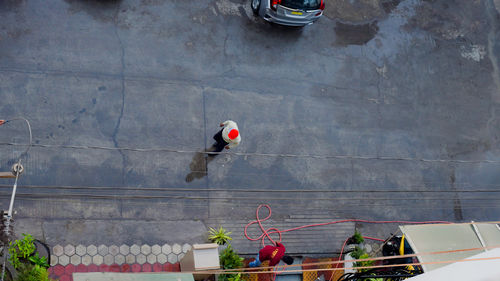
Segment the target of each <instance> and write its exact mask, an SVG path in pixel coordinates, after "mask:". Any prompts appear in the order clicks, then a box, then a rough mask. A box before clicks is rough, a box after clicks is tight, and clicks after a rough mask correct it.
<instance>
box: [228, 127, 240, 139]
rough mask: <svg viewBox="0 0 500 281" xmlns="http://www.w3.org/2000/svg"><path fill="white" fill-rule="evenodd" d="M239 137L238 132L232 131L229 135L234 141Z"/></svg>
mask: <svg viewBox="0 0 500 281" xmlns="http://www.w3.org/2000/svg"><path fill="white" fill-rule="evenodd" d="M238 135H239V132H238V130H236V129H232V130H231V131H229V134H228V135H227V136H228V137H229V139H230V140H234V139H235V138H237V137H238Z"/></svg>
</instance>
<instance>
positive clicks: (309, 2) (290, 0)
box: [281, 0, 321, 10]
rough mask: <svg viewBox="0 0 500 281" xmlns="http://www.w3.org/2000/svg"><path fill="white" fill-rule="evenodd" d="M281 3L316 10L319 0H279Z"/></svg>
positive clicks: (289, 6)
mask: <svg viewBox="0 0 500 281" xmlns="http://www.w3.org/2000/svg"><path fill="white" fill-rule="evenodd" d="M281 5H282V6H285V7H287V8H291V9H304V10H316V9H319V6H320V5H321V0H281Z"/></svg>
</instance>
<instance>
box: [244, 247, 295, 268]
mask: <svg viewBox="0 0 500 281" xmlns="http://www.w3.org/2000/svg"><path fill="white" fill-rule="evenodd" d="M285 251H286V248H285V246H283V244H281V243H276V246H271V245H267V246H265V247H264V248H262V249H261V250H260V251H259V253H258V254H257V257H256V258H255V260H254V261H253V262H251V263H249V264H248V266H250V267H257V266H260V264H261V263H262V262H263V261H266V260H268V261H269V266H275V265H277V264H278V263H279V262H280V260H283V262H285V263H286V264H288V265H290V264H292V263H293V258H292V257H290V256H285Z"/></svg>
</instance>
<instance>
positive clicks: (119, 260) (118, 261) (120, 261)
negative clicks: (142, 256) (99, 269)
mask: <svg viewBox="0 0 500 281" xmlns="http://www.w3.org/2000/svg"><path fill="white" fill-rule="evenodd" d="M115 263H116V264H117V265H122V264H124V263H125V256H124V255H122V254H118V255H116V256H115Z"/></svg>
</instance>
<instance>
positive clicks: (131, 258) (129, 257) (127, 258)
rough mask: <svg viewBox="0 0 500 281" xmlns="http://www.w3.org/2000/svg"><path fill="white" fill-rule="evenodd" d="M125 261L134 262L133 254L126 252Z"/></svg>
mask: <svg viewBox="0 0 500 281" xmlns="http://www.w3.org/2000/svg"><path fill="white" fill-rule="evenodd" d="M125 262H126V263H127V264H134V263H135V256H134V255H132V254H128V255H127V256H126V257H125Z"/></svg>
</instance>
